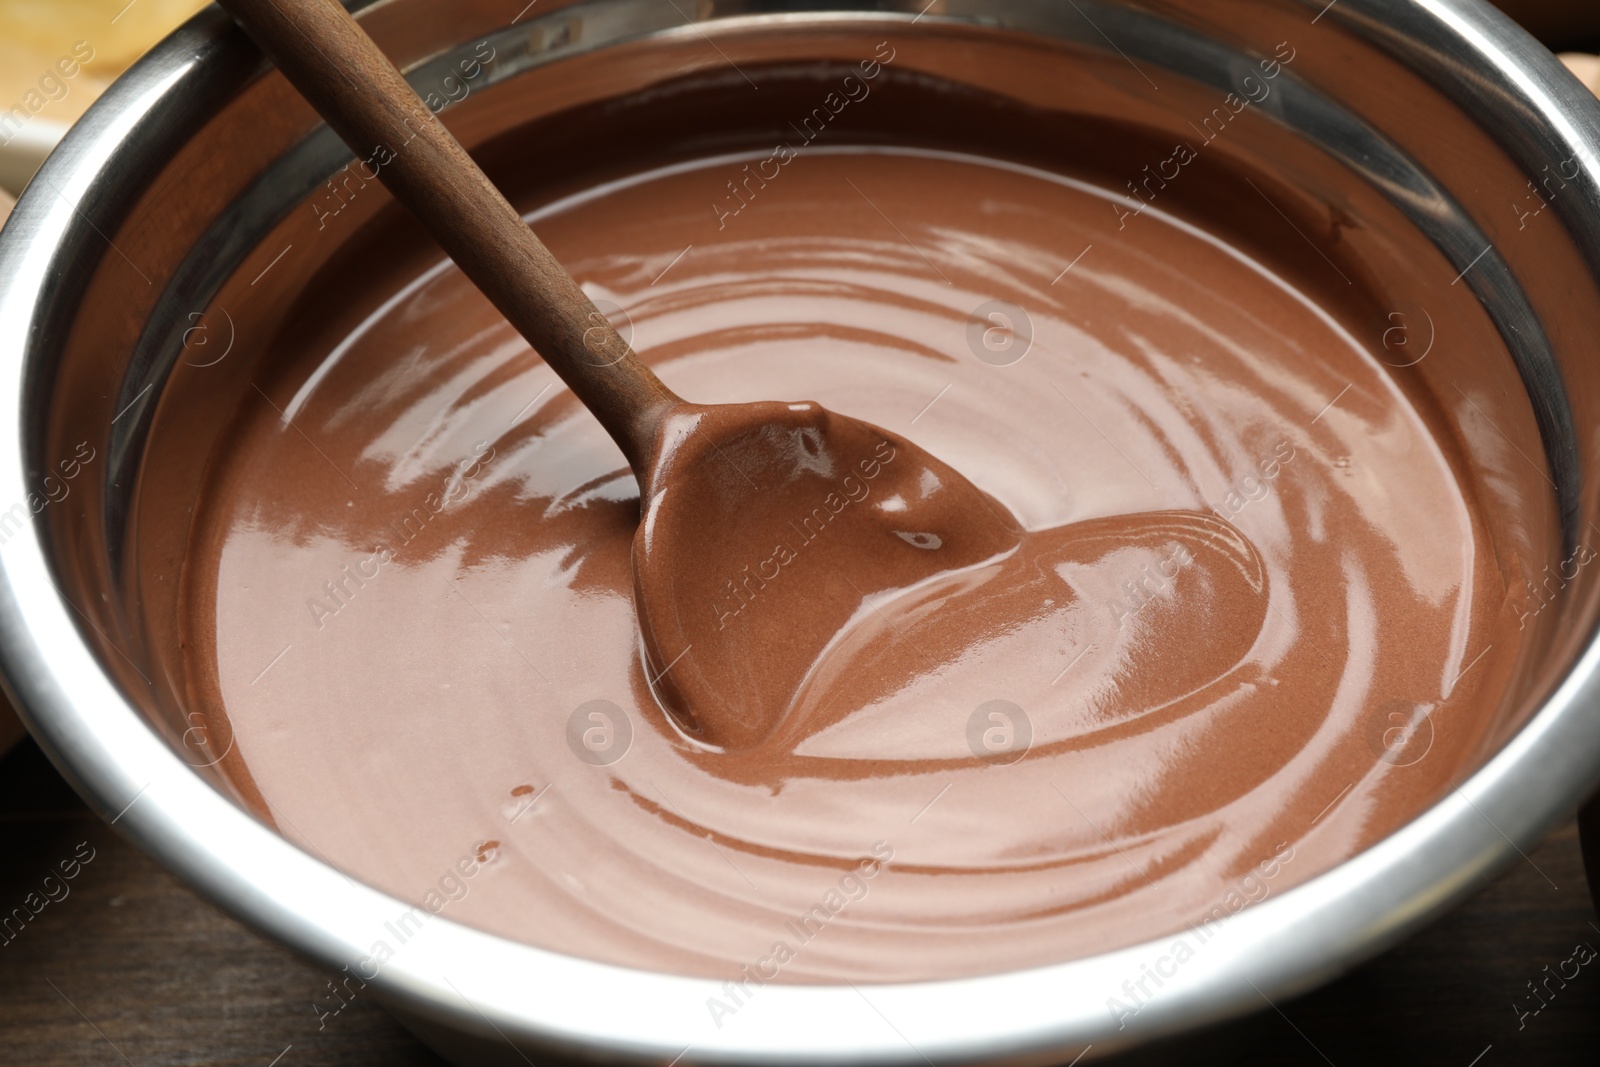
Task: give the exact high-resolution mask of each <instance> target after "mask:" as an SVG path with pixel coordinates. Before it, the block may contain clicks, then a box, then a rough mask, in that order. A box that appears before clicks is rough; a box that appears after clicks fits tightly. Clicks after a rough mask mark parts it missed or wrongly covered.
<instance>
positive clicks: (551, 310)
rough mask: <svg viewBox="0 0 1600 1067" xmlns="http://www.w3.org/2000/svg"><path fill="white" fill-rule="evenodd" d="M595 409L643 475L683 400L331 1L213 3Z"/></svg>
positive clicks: (238, 0) (234, 0) (231, 0)
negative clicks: (670, 412)
mask: <svg viewBox="0 0 1600 1067" xmlns="http://www.w3.org/2000/svg"><path fill="white" fill-rule="evenodd" d="M219 2H220V3H221V6H222V7H223V8H224V9H226V10H227V11H228V12H229V14H231V15H232V16H233V17H234V20H235V21H237V22H238V23H239V24H240V25H241V26H242V27H243V28H244V29H245V31H246V32H247V33H248V34H249V35H250V36H251V37H252V38H253V39H254V40H255V42H256V44H257V45H259V46H260V47H261V50H262V51H263V52H265V53H266V54H267V55H268V56H269V57H270V58H271V59H272V61H273V62H274V63H276V64H277V65H278V69H279V70H281V71H282V72H283V74H284V76H285V77H286V78H288V79H289V81H290V83H291V84H293V85H294V87H295V88H296V89H298V90H299V91H300V93H301V95H303V96H304V97H305V98H306V99H307V100H308V101H309V102H310V103H311V106H312V107H314V108H316V110H317V112H318V113H319V114H320V115H321V116H322V117H323V118H324V119H325V120H326V121H327V123H328V125H329V126H331V127H333V129H334V130H335V131H336V132H337V133H338V134H339V136H340V137H342V138H343V139H344V142H345V143H346V144H347V145H349V146H350V148H351V149H352V150H353V151H354V152H355V153H356V157H357V158H358V159H364V160H371V163H370V164H369V166H370V167H371V168H375V169H376V170H377V172H378V178H379V179H380V180H381V181H382V182H383V184H384V185H385V186H387V187H388V188H389V190H390V192H392V193H393V194H394V196H395V199H397V200H399V201H400V202H401V203H402V204H404V205H405V206H406V207H407V208H409V209H410V210H411V212H412V213H413V214H414V215H416V217H417V218H418V220H420V221H421V222H422V224H423V225H424V226H425V227H427V229H428V232H429V233H431V234H432V235H433V237H434V239H435V240H437V241H438V242H439V244H440V245H441V246H442V247H443V248H444V250H445V251H446V252H447V253H448V254H449V255H450V258H451V259H453V260H455V261H456V264H457V265H458V266H460V268H461V270H462V271H463V272H464V273H465V274H466V275H467V277H469V278H471V279H472V281H473V282H474V283H475V284H476V285H477V286H478V288H479V289H481V290H482V291H483V293H484V295H486V296H487V297H488V298H489V299H490V300H491V301H493V302H494V305H495V307H497V308H499V309H500V312H501V313H502V314H503V315H505V317H506V318H507V319H508V320H509V321H510V322H511V325H513V326H515V327H516V328H517V330H518V331H519V332H520V333H521V334H522V336H523V337H526V338H527V339H528V343H529V344H531V345H533V347H534V350H535V351H537V352H538V353H539V355H540V356H542V357H543V358H544V361H545V362H546V363H547V364H549V365H550V367H551V368H552V369H553V370H554V371H555V372H556V373H557V374H558V375H560V376H561V379H562V381H564V382H566V383H567V385H568V387H570V388H571V389H572V391H573V393H575V394H576V395H577V397H578V399H579V400H581V401H583V403H584V404H585V405H586V406H587V407H588V408H589V410H590V411H592V412H594V414H595V417H596V418H598V419H599V420H600V423H601V425H603V426H604V427H605V428H606V432H607V433H609V434H610V435H611V437H612V438H613V439H614V440H615V441H616V442H617V444H618V445H620V446H621V448H622V451H623V453H624V454H625V455H626V456H627V457H628V462H629V463H630V464H631V465H632V467H633V470H634V473H635V474H636V475H637V476H638V477H639V478H640V480H641V482H642V481H643V480H644V478H645V476H646V473H647V468H648V466H649V464H650V462H651V459H652V458H653V457H652V454H651V453H652V450H653V447H654V440H655V429H656V425H657V424H658V422H659V421H660V419H661V417H662V416H663V415H664V414H665V412H666V411H667V409H668V408H670V407H672V406H673V405H675V404H678V403H680V401H679V399H678V397H677V396H675V395H674V394H673V393H672V391H671V390H669V389H668V388H667V387H666V386H665V385H663V384H662V383H661V380H660V379H659V378H657V377H656V376H655V374H654V373H653V372H652V371H651V370H650V368H649V367H647V366H645V364H644V363H643V361H641V360H640V359H639V358H638V356H636V355H635V354H634V353H633V351H632V350H631V349H630V348H629V346H628V343H627V342H626V341H624V340H623V339H622V337H621V336H619V335H618V333H617V331H616V330H615V329H614V328H613V327H612V325H611V323H610V322H608V321H607V319H606V317H605V316H604V315H603V314H601V313H600V311H599V309H597V308H596V307H595V306H594V304H593V302H591V301H590V300H589V298H588V297H587V296H585V295H584V293H583V290H582V289H581V288H579V287H578V283H577V282H575V281H574V280H573V279H572V276H571V275H570V274H568V273H567V272H566V270H565V269H563V268H562V266H561V264H560V263H559V262H557V261H556V258H555V257H554V256H553V255H551V254H550V250H549V249H548V248H546V247H545V246H544V242H542V241H540V240H539V238H538V237H537V236H535V235H534V232H533V231H532V230H531V229H529V228H528V226H527V224H526V223H524V222H523V221H522V217H521V216H520V215H518V214H517V211H516V209H515V208H513V207H512V206H511V205H510V204H509V203H507V202H506V199H505V197H503V196H501V195H500V191H499V190H498V189H496V188H495V187H494V185H493V183H491V182H490V181H489V178H488V176H487V175H485V174H484V173H483V171H482V170H480V169H479V168H478V165H477V164H476V163H474V162H473V161H472V157H471V156H469V155H467V153H466V150H465V149H463V148H462V147H461V145H460V144H459V143H458V142H457V141H456V139H455V138H454V137H452V136H451V135H450V131H448V130H446V129H445V128H444V125H443V124H442V123H441V122H440V121H439V120H438V119H437V118H436V117H435V116H434V114H433V112H432V111H431V110H430V109H429V108H428V106H427V105H426V104H424V103H423V102H422V100H421V98H420V97H418V96H417V94H416V92H415V91H414V90H413V89H412V88H411V86H410V85H408V84H407V83H406V80H405V78H404V77H403V76H402V75H401V74H400V72H399V71H398V70H396V69H395V67H394V65H393V64H392V63H390V62H389V60H388V58H387V57H385V56H384V54H383V53H382V52H381V51H379V49H378V46H377V45H376V44H374V43H373V41H372V38H370V37H368V36H367V34H366V32H365V31H364V30H362V29H361V27H360V26H358V25H357V24H356V21H355V20H354V19H353V18H351V17H350V15H349V13H348V12H347V11H345V9H344V7H343V6H342V5H341V4H339V3H338V2H337V0H219Z"/></svg>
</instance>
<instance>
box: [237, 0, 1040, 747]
mask: <svg viewBox="0 0 1600 1067" xmlns="http://www.w3.org/2000/svg"><path fill="white" fill-rule="evenodd" d="M220 2H221V5H222V7H223V8H225V9H226V10H227V11H228V12H230V13H231V14H232V15H233V17H234V19H235V20H237V21H238V22H239V24H240V25H241V26H243V27H244V29H245V31H246V32H248V33H249V34H250V36H251V37H252V38H254V39H255V41H256V43H257V44H258V45H260V47H261V48H262V50H263V51H265V52H266V53H267V55H268V56H270V57H271V58H272V60H273V61H274V62H275V63H276V64H277V65H278V68H279V69H280V70H281V71H282V72H283V73H284V75H285V76H286V77H287V78H288V79H289V81H290V82H291V83H292V84H293V85H294V86H295V87H296V88H297V89H299V91H300V92H301V94H303V95H304V96H305V98H306V99H307V100H308V101H309V102H310V103H311V105H312V106H313V107H314V108H316V110H317V111H318V113H319V114H321V115H322V117H323V118H324V119H326V120H327V122H328V124H329V125H330V126H331V127H333V129H334V130H335V131H336V132H337V133H338V134H339V136H340V137H342V138H343V139H344V141H345V143H346V144H348V145H349V146H350V147H351V149H352V150H354V151H355V153H356V155H357V156H358V157H359V158H362V159H373V160H374V161H375V164H376V166H377V171H378V177H379V179H380V180H381V181H382V182H383V183H384V185H385V186H387V187H388V189H389V190H390V192H392V193H393V194H394V196H395V198H396V199H397V200H399V201H400V202H401V203H402V204H405V205H406V207H407V208H409V209H410V210H411V212H412V213H413V214H414V215H415V216H416V217H417V218H418V220H419V221H421V222H422V224H423V225H424V226H425V227H426V228H427V229H428V231H429V233H431V234H432V235H433V237H434V239H435V240H437V241H438V242H439V244H440V245H441V246H442V247H443V248H444V250H445V251H446V252H447V253H448V254H449V255H450V257H451V258H452V259H454V260H455V262H456V264H457V265H458V266H460V268H461V270H462V272H463V273H465V274H466V275H467V277H469V278H471V279H472V281H473V282H474V283H475V284H476V285H477V286H478V288H479V289H481V290H482V291H483V293H484V295H486V296H487V297H488V298H489V299H490V300H491V301H492V302H493V303H494V305H495V306H496V307H497V308H499V309H500V311H501V313H502V314H504V315H505V316H506V318H507V319H508V320H509V321H510V322H511V324H512V325H513V326H514V327H516V329H517V330H518V331H519V332H521V334H522V335H523V336H524V337H525V338H527V340H528V343H529V344H531V345H532V346H533V348H534V350H535V351H536V352H538V353H539V355H540V356H541V357H543V359H544V361H545V363H547V364H548V365H549V366H550V367H551V368H552V369H553V370H554V371H555V372H556V373H557V374H558V375H559V376H560V377H561V379H562V381H564V382H565V383H566V384H567V386H568V387H569V388H570V389H571V390H572V391H573V393H574V394H575V395H576V396H577V397H578V399H579V400H581V401H582V402H583V403H584V404H585V405H587V406H588V408H589V410H590V411H592V412H593V413H594V415H595V417H596V418H597V419H599V420H600V424H601V425H602V426H604V427H605V429H606V432H607V433H609V434H610V435H611V437H612V439H613V440H615V441H616V443H617V445H618V446H619V447H620V448H621V449H622V453H623V455H624V456H625V457H626V458H627V461H628V464H629V465H630V466H631V467H632V469H633V473H634V475H635V477H636V478H637V479H638V482H639V487H640V500H641V514H640V524H639V530H638V533H637V534H636V535H635V537H634V542H633V575H634V601H635V607H636V610H637V613H638V618H639V628H640V635H641V643H642V647H643V657H644V665H645V669H646V672H647V677H648V681H649V683H650V684H651V686H652V688H653V690H654V692H655V694H656V696H657V698H658V699H659V700H661V702H662V703H663V705H664V706H665V707H666V708H667V709H668V710H669V711H670V712H671V713H672V715H673V716H674V718H675V719H676V721H677V722H678V724H679V726H680V727H681V728H682V729H683V730H684V731H685V732H686V733H688V734H689V735H690V736H692V737H695V738H696V739H698V740H700V741H702V742H704V743H706V744H709V745H712V746H716V747H721V748H729V749H743V748H749V747H753V746H755V745H757V744H759V743H760V742H761V741H762V740H763V739H764V738H766V737H767V736H768V735H770V734H771V733H772V731H773V730H774V729H775V728H776V727H777V725H778V723H779V722H780V721H781V720H782V718H783V716H784V713H785V711H786V710H787V709H788V708H789V706H790V704H791V702H792V700H793V698H794V696H795V694H796V693H797V692H798V691H799V690H800V688H801V686H802V684H803V683H804V681H805V679H806V677H807V675H808V674H809V673H810V672H811V671H812V670H813V668H814V667H815V665H816V664H817V663H818V661H819V657H820V656H822V655H823V654H824V653H825V651H826V648H827V646H828V645H829V643H830V642H832V641H833V640H834V639H835V638H836V637H837V635H838V634H840V633H841V631H842V630H844V629H845V628H847V626H848V625H849V623H850V622H851V620H852V619H854V618H857V617H860V616H862V615H863V613H869V612H874V611H876V610H877V609H876V607H875V601H876V599H877V598H879V597H882V596H883V595H885V594H889V593H894V592H897V591H900V590H904V589H907V588H909V587H911V586H913V585H916V584H918V583H919V582H922V581H924V580H927V579H929V578H932V577H934V576H935V575H938V574H941V573H945V572H948V571H951V570H955V569H960V568H966V567H973V566H976V565H978V564H981V563H984V562H985V561H989V560H994V559H996V558H998V557H1000V556H1002V555H1005V554H1007V553H1010V552H1012V551H1014V550H1015V549H1016V547H1017V546H1018V544H1019V543H1020V541H1021V539H1022V530H1021V528H1020V527H1019V526H1018V525H1017V523H1016V521H1015V520H1014V519H1013V518H1012V517H1011V515H1010V514H1009V513H1008V512H1007V511H1006V510H1005V508H1003V507H1002V506H1001V505H1000V504H999V503H998V502H996V501H995V500H994V499H993V498H991V497H989V496H988V495H987V494H985V493H983V492H982V491H981V490H979V489H978V488H976V487H975V486H973V485H972V484H971V483H970V482H968V481H967V480H966V479H965V478H963V477H961V475H959V474H957V473H956V472H955V471H954V470H952V469H950V468H949V467H948V466H946V465H945V464H943V463H941V462H940V461H939V460H937V459H935V458H933V457H932V456H931V455H928V454H927V453H925V452H923V451H922V450H921V449H919V448H917V447H916V446H915V445H912V444H911V443H910V442H908V441H906V440H904V439H903V438H901V437H899V436H897V435H895V434H891V433H888V432H887V431H884V430H881V429H879V428H877V427H875V426H871V425H869V424H867V423H864V422H861V421H859V420H856V419H851V418H846V417H844V416H842V415H837V414H834V413H832V412H829V411H827V410H825V409H823V408H822V407H820V406H819V405H817V404H812V403H800V404H785V403H758V404H724V405H715V406H706V405H700V404H691V403H688V402H686V401H684V400H682V399H680V398H679V397H678V396H676V395H675V394H674V393H673V392H672V391H671V390H670V389H668V388H667V387H666V386H665V385H663V384H662V383H661V380H660V379H659V378H657V377H656V376H655V374H654V373H653V372H652V371H651V370H650V368H649V367H647V366H646V365H645V364H644V362H643V361H641V360H640V359H639V358H638V356H637V355H635V354H634V352H633V351H632V350H631V349H630V348H629V346H628V344H627V342H625V341H624V340H623V339H622V338H621V337H620V336H619V335H618V334H617V332H616V330H615V329H613V327H612V325H611V323H610V322H608V321H607V319H606V317H605V316H604V315H603V314H601V312H600V311H599V310H598V309H597V308H596V307H595V306H594V304H593V303H592V302H590V300H589V299H588V297H586V296H585V295H584V293H583V290H582V289H581V288H579V286H578V283H577V282H576V281H574V280H573V279H572V277H571V275H569V274H567V272H566V271H565V270H564V269H563V268H562V267H561V264H560V263H558V262H557V261H556V259H555V257H554V256H552V255H551V254H550V251H549V249H547V248H545V246H544V244H543V243H542V242H541V241H540V240H539V239H538V237H536V236H535V235H534V233H533V231H532V230H531V229H529V228H528V226H527V225H526V224H524V222H523V221H522V217H521V216H520V215H518V214H517V211H516V209H515V208H513V207H512V206H511V205H510V204H509V203H508V202H507V201H506V199H505V198H504V197H503V196H501V195H500V192H499V190H497V189H496V188H495V187H494V185H493V184H492V183H491V182H490V181H489V179H488V178H487V177H486V176H485V175H484V173H483V172H482V171H481V170H479V169H478V166H477V165H476V164H475V163H474V162H473V161H472V159H471V157H470V156H468V155H467V153H466V151H465V150H463V149H462V147H461V146H460V144H458V143H457V142H456V140H455V138H454V137H452V136H451V135H450V133H449V132H448V131H447V130H446V129H445V128H444V126H443V125H442V124H441V123H440V122H439V121H438V119H437V118H436V117H435V116H434V114H433V112H432V111H431V110H429V108H428V107H427V105H425V104H424V103H423V102H422V100H421V99H420V98H418V96H417V94H416V93H415V92H414V91H413V90H412V89H411V87H410V86H409V85H408V84H407V83H406V81H405V79H404V77H403V76H402V75H401V74H400V72H399V71H398V70H396V69H395V68H394V66H393V65H392V64H390V62H389V61H388V59H387V58H385V57H384V55H383V53H382V52H380V51H379V50H378V47H377V46H376V45H375V44H374V43H373V42H372V40H371V39H370V38H369V37H367V35H366V33H365V32H364V31H363V30H362V29H361V28H360V27H359V26H358V25H357V24H356V22H355V20H354V19H352V18H351V17H350V15H349V14H348V13H347V12H346V11H345V10H344V8H343V7H342V6H341V5H340V4H338V3H337V2H335V0H220Z"/></svg>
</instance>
